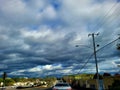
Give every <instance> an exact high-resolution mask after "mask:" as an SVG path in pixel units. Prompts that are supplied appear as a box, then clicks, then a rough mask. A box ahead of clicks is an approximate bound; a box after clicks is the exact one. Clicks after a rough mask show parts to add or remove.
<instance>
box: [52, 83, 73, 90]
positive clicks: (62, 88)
mask: <svg viewBox="0 0 120 90" xmlns="http://www.w3.org/2000/svg"><path fill="white" fill-rule="evenodd" d="M52 90H72V88H71V86H70V85H69V84H68V83H57V84H56V85H55V86H53V89H52Z"/></svg>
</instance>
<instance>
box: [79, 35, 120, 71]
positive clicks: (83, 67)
mask: <svg viewBox="0 0 120 90" xmlns="http://www.w3.org/2000/svg"><path fill="white" fill-rule="evenodd" d="M119 39H120V37H118V38H117V39H115V40H113V41H111V42H109V43H108V44H106V45H105V46H103V47H101V48H99V49H98V50H96V52H98V51H100V50H102V49H104V48H105V47H107V46H108V45H110V44H112V43H114V42H116V41H117V40H119ZM93 55H94V53H92V54H91V55H90V56H89V57H88V59H87V61H86V62H85V64H84V65H83V66H82V67H81V68H80V70H79V72H78V73H80V72H81V70H82V69H83V68H84V67H85V66H86V65H87V64H88V62H89V60H90V59H91V58H92V56H93Z"/></svg>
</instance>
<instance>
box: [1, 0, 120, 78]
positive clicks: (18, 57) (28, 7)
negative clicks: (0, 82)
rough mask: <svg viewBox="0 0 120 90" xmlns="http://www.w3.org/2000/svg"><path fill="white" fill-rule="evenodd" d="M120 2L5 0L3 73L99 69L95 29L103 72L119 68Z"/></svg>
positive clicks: (36, 74)
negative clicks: (95, 57)
mask: <svg viewBox="0 0 120 90" xmlns="http://www.w3.org/2000/svg"><path fill="white" fill-rule="evenodd" d="M119 8H120V0H0V75H2V74H3V72H6V73H7V75H8V76H14V77H17V76H23V77H44V76H62V75H71V74H78V73H96V68H95V60H94V54H93V44H92V43H93V40H92V36H91V35H90V36H89V37H88V35H89V34H93V33H94V34H95V44H96V50H98V51H97V53H96V54H97V61H98V70H99V73H105V72H107V73H118V72H119V70H120V68H119V67H118V66H117V64H120V51H119V50H117V49H116V45H117V44H119V43H120V40H116V39H117V38H118V37H119V35H118V34H120V10H119ZM97 33H99V35H96V34H97ZM114 40H116V41H115V42H113V43H111V44H109V43H110V42H112V41H114ZM107 44H108V45H107ZM76 45H78V47H76ZM97 45H99V47H97ZM104 46H105V47H104ZM102 47H104V48H102ZM101 48H102V49H101ZM99 49H100V50H99Z"/></svg>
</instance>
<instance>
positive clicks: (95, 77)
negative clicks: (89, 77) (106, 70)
mask: <svg viewBox="0 0 120 90" xmlns="http://www.w3.org/2000/svg"><path fill="white" fill-rule="evenodd" d="M93 79H97V73H96V74H95V75H94V77H93ZM99 79H103V77H102V76H101V75H100V74H99Z"/></svg>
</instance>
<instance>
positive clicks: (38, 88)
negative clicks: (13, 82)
mask: <svg viewBox="0 0 120 90" xmlns="http://www.w3.org/2000/svg"><path fill="white" fill-rule="evenodd" d="M0 90H1V89H0ZM5 90H52V88H40V87H35V88H25V89H15V88H8V89H5ZM72 90H75V89H72Z"/></svg>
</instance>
